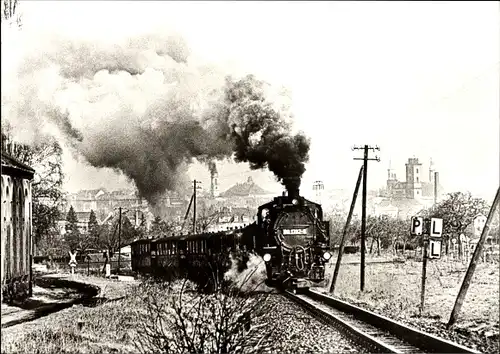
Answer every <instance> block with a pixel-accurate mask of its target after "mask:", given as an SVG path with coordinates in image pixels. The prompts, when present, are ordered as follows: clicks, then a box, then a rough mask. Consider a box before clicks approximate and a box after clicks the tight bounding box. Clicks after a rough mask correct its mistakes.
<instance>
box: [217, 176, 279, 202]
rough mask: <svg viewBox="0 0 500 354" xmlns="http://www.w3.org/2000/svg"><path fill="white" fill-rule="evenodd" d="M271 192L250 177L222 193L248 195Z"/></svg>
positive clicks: (232, 195)
mask: <svg viewBox="0 0 500 354" xmlns="http://www.w3.org/2000/svg"><path fill="white" fill-rule="evenodd" d="M265 194H271V193H270V192H268V191H266V190H264V189H262V188H261V187H259V186H258V185H257V184H256V183H255V182H254V181H253V180H252V177H248V180H247V181H246V182H243V183H237V184H235V185H234V186H232V187H231V188H229V189H228V190H227V191H225V192H224V193H222V194H221V197H224V198H227V197H248V196H252V195H265Z"/></svg>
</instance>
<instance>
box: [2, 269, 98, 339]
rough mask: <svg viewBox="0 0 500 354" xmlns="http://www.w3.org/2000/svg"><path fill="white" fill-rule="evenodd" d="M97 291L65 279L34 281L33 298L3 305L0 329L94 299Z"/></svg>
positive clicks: (41, 278) (92, 287) (96, 287)
mask: <svg viewBox="0 0 500 354" xmlns="http://www.w3.org/2000/svg"><path fill="white" fill-rule="evenodd" d="M99 292H100V288H99V287H98V286H95V285H91V284H85V283H83V282H80V281H75V280H73V279H71V278H70V277H68V276H64V275H45V276H41V277H38V278H37V279H36V280H35V286H34V287H33V296H32V297H31V298H29V299H27V300H26V301H24V302H23V303H18V304H14V305H13V306H12V305H6V304H2V316H1V324H2V329H3V328H7V327H11V326H15V325H18V324H21V323H24V322H28V321H33V320H35V319H37V318H40V317H43V316H47V315H49V314H51V313H54V312H57V311H60V310H62V309H65V308H67V307H71V306H73V305H74V304H78V303H85V302H88V301H89V300H90V299H92V298H94V297H96V296H97V295H98V294H99Z"/></svg>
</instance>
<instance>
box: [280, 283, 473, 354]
mask: <svg viewBox="0 0 500 354" xmlns="http://www.w3.org/2000/svg"><path fill="white" fill-rule="evenodd" d="M285 296H286V297H288V298H290V299H292V300H293V301H295V302H297V303H298V304H299V305H301V306H303V307H304V308H306V309H307V310H309V311H310V312H311V313H312V314H313V315H314V316H316V317H318V318H319V319H321V320H323V321H325V322H327V323H329V324H331V325H333V326H334V327H336V328H337V329H338V330H339V331H341V332H343V333H344V334H345V335H347V336H348V337H351V338H352V339H353V340H354V341H356V342H358V343H359V344H361V345H363V347H365V348H366V349H368V350H369V351H370V352H378V353H480V352H478V351H475V350H473V349H470V348H467V347H464V346H462V345H459V344H456V343H454V342H451V341H448V340H445V339H442V338H439V337H436V336H434V335H431V334H428V333H425V332H422V331H420V330H418V329H415V328H411V327H409V326H406V325H404V324H401V323H398V322H396V321H394V320H392V319H390V318H387V317H384V316H381V315H378V314H376V313H374V312H371V311H368V310H365V309H362V308H360V307H358V306H354V305H351V304H349V303H347V302H345V301H341V300H338V299H335V298H333V297H331V296H328V295H325V294H322V293H320V292H318V291H316V290H312V289H310V290H309V291H307V292H306V293H304V294H294V293H292V292H290V291H286V292H285Z"/></svg>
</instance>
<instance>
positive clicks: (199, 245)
mask: <svg viewBox="0 0 500 354" xmlns="http://www.w3.org/2000/svg"><path fill="white" fill-rule="evenodd" d="M329 229H330V228H329V221H324V220H323V210H322V207H321V205H320V204H317V203H314V202H312V201H309V200H307V199H305V198H303V197H301V196H300V195H299V193H298V189H296V190H295V191H292V192H290V191H289V192H288V195H283V196H279V197H275V198H274V199H273V200H272V201H271V202H269V203H266V204H263V205H261V206H260V207H259V208H258V214H257V221H256V222H254V223H252V224H250V225H249V226H247V227H244V228H240V229H235V230H228V231H223V232H213V233H211V232H209V233H202V234H194V235H177V236H171V237H165V238H161V239H156V240H151V239H143V240H138V241H135V242H134V243H132V245H131V253H132V270H133V271H134V272H137V273H142V274H152V275H155V276H161V277H166V278H175V277H182V276H184V277H186V276H187V278H189V279H193V280H195V281H196V280H197V281H202V282H203V281H204V282H206V284H208V283H212V284H213V282H212V280H214V279H222V277H223V275H224V273H225V272H226V271H227V270H229V269H230V267H231V266H232V262H234V261H235V260H236V261H237V262H238V268H239V271H242V270H243V269H244V268H245V266H246V261H248V259H249V254H250V253H254V254H257V255H259V256H260V257H262V259H263V260H264V262H265V266H266V274H267V278H266V284H267V285H268V286H271V287H277V288H294V289H300V288H309V287H311V286H323V285H324V281H325V263H327V262H328V261H329V259H330V258H331V253H330V246H329V243H330V242H329V241H330V234H329ZM214 274H215V277H214Z"/></svg>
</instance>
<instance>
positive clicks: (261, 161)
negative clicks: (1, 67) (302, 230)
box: [2, 34, 309, 203]
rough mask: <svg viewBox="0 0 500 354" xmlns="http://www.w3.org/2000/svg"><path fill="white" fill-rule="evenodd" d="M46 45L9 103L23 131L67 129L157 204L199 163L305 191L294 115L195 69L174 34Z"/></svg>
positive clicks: (90, 156)
mask: <svg viewBox="0 0 500 354" xmlns="http://www.w3.org/2000/svg"><path fill="white" fill-rule="evenodd" d="M36 43H37V47H36V48H34V50H33V51H32V52H31V53H28V54H27V55H25V57H24V58H23V61H22V63H21V65H20V66H19V70H18V77H17V78H18V83H17V87H16V88H17V95H14V94H13V93H12V94H11V95H10V96H9V97H10V98H9V99H7V98H6V99H4V95H3V96H2V105H4V102H5V103H6V105H5V106H6V110H7V111H8V113H6V114H5V116H6V117H8V119H9V120H10V122H11V123H13V125H14V128H15V127H16V126H17V127H18V128H19V127H22V130H23V132H24V133H26V129H28V128H27V127H29V129H30V130H31V135H32V136H37V135H40V134H47V132H48V130H47V129H44V128H43V127H45V126H47V125H51V126H55V127H57V128H58V130H57V134H58V135H63V136H64V138H65V139H66V142H67V143H69V145H70V146H71V147H72V148H73V149H74V150H75V151H77V153H78V155H82V156H83V157H84V158H85V159H86V161H88V162H89V163H90V164H91V165H93V166H95V167H109V168H113V169H116V170H119V171H121V172H123V173H124V174H125V175H127V176H128V177H129V178H131V179H132V180H133V181H134V183H135V185H136V186H137V188H138V190H139V193H140V194H141V195H142V196H143V197H145V198H147V199H148V200H149V201H150V202H152V203H154V202H155V200H156V198H158V197H159V196H160V195H161V194H162V193H164V192H165V191H167V190H176V189H178V188H179V187H181V185H182V184H183V183H184V181H185V172H186V166H187V165H188V164H189V163H191V162H193V160H194V159H196V160H198V161H200V162H202V163H206V164H208V167H209V169H210V171H211V172H212V171H216V165H215V163H214V161H216V160H220V159H225V158H229V157H231V156H233V157H234V159H235V160H236V161H237V162H248V163H249V164H250V167H251V168H252V169H260V168H265V167H268V168H269V170H271V171H272V172H273V173H274V174H275V175H276V177H277V179H278V180H279V181H281V182H283V183H284V184H285V186H287V188H290V187H293V183H296V184H297V185H296V187H297V188H298V184H300V177H301V176H302V174H303V173H304V171H305V166H304V163H305V162H306V161H307V158H308V151H309V141H308V139H307V138H306V137H304V136H303V135H301V134H298V135H292V134H291V120H290V118H291V115H290V114H289V113H288V112H287V109H286V107H278V106H277V104H276V102H277V101H278V100H277V101H274V100H272V99H270V97H271V96H270V94H269V93H270V92H271V90H270V87H269V86H268V85H266V84H265V83H264V82H261V81H259V80H257V79H255V78H254V77H253V76H247V77H244V78H242V79H239V80H237V79H232V78H228V77H226V74H225V73H223V72H221V71H218V70H215V69H214V68H211V67H208V66H202V65H199V64H197V63H195V62H194V61H192V60H191V58H190V55H189V49H188V46H187V45H186V43H185V42H184V41H183V40H182V38H181V37H179V36H177V35H172V34H166V35H149V36H143V37H140V38H132V39H128V40H126V41H124V42H122V43H114V44H112V45H109V44H104V43H95V42H88V41H87V42H85V41H70V40H68V39H64V38H59V37H54V36H52V37H51V38H50V40H49V41H45V42H44V41H37V42H36ZM2 115H3V116H4V114H2ZM49 132H50V130H49ZM52 133H53V132H52ZM290 178H292V179H290ZM293 178H295V179H293ZM290 181H298V182H290Z"/></svg>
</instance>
